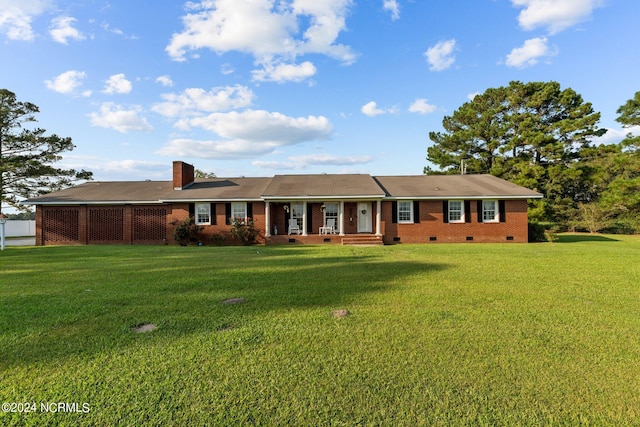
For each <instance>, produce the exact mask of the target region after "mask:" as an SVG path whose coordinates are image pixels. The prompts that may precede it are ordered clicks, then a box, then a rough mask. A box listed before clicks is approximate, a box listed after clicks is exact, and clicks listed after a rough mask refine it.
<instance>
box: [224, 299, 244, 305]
mask: <svg viewBox="0 0 640 427" xmlns="http://www.w3.org/2000/svg"><path fill="white" fill-rule="evenodd" d="M243 302H245V299H244V298H228V299H226V300H223V301H221V303H222V304H242V303H243Z"/></svg>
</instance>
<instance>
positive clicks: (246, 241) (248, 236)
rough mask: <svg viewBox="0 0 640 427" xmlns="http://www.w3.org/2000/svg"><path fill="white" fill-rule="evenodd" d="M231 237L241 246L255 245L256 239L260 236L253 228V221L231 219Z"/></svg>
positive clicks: (249, 219) (248, 219)
mask: <svg viewBox="0 0 640 427" xmlns="http://www.w3.org/2000/svg"><path fill="white" fill-rule="evenodd" d="M230 233H231V237H233V238H235V239H238V240H240V241H241V242H242V244H243V245H246V246H248V245H251V244H253V243H255V241H256V238H257V237H258V235H259V234H260V232H259V231H258V229H257V228H256V227H255V226H254V223H253V219H251V218H247V219H246V220H245V219H244V218H232V219H231V230H230Z"/></svg>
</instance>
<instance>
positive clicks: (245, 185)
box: [162, 178, 271, 202]
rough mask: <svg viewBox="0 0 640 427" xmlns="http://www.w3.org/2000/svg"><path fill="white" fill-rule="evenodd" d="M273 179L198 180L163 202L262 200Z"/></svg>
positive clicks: (172, 193)
mask: <svg viewBox="0 0 640 427" xmlns="http://www.w3.org/2000/svg"><path fill="white" fill-rule="evenodd" d="M269 182H271V178H197V179H196V180H195V182H194V183H193V184H191V185H189V186H188V187H186V188H185V189H183V190H174V191H172V192H171V193H170V194H168V195H167V196H165V197H164V198H163V199H162V201H163V202H176V201H197V200H200V201H224V200H262V193H264V191H265V188H266V187H267V185H269Z"/></svg>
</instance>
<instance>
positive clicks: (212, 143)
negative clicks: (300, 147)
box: [158, 110, 333, 159]
mask: <svg viewBox="0 0 640 427" xmlns="http://www.w3.org/2000/svg"><path fill="white" fill-rule="evenodd" d="M186 122H187V123H188V124H189V126H193V127H200V128H202V129H205V130H207V131H210V132H212V133H214V134H216V135H217V136H219V137H220V139H217V140H205V141H202V140H192V139H174V140H173V141H171V142H170V143H169V144H168V145H166V146H164V147H163V148H162V149H160V150H159V151H158V153H159V154H162V155H167V156H189V157H199V158H217V159H239V158H250V157H253V156H256V155H259V154H266V153H271V152H273V151H274V150H276V149H277V148H278V147H283V146H288V145H296V144H300V143H304V142H308V141H314V140H323V139H328V138H330V137H331V135H332V133H333V127H332V125H331V123H330V122H329V120H328V119H327V118H326V117H323V116H319V117H316V116H308V117H289V116H286V115H284V114H281V113H274V112H268V111H263V110H246V111H244V112H235V111H234V112H229V113H213V114H210V115H208V116H206V117H196V118H193V119H190V120H187V121H186Z"/></svg>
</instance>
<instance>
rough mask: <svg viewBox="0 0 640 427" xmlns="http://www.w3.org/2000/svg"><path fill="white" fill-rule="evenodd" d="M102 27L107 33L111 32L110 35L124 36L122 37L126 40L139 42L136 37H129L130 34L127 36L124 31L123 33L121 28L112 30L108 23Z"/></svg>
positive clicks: (104, 23)
mask: <svg viewBox="0 0 640 427" xmlns="http://www.w3.org/2000/svg"><path fill="white" fill-rule="evenodd" d="M101 26H102V29H103V30H105V31H107V32H109V33H113V34H116V35H118V36H122V37H124V38H126V39H129V40H137V39H138V37H137V36H135V35H129V34H126V33H125V32H124V31H122V30H121V29H120V28H118V27H115V28H112V27H111V26H110V25H109V24H108V23H106V22H103V23H102V25H101Z"/></svg>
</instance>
